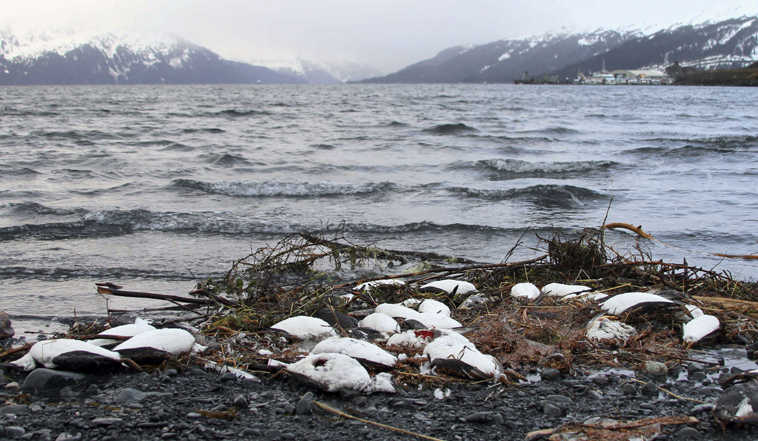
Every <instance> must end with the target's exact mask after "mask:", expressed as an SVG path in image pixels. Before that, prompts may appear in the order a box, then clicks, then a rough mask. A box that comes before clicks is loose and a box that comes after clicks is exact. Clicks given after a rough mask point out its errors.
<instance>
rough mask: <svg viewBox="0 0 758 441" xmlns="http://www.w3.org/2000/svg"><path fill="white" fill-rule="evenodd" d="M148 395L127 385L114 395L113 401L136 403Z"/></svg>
mask: <svg viewBox="0 0 758 441" xmlns="http://www.w3.org/2000/svg"><path fill="white" fill-rule="evenodd" d="M145 397H147V394H146V393H145V392H142V391H141V390H138V389H133V388H131V387H125V388H123V389H121V390H119V391H118V392H116V394H115V395H114V396H113V401H114V402H116V403H121V404H134V403H139V402H140V401H142V400H144V399H145Z"/></svg>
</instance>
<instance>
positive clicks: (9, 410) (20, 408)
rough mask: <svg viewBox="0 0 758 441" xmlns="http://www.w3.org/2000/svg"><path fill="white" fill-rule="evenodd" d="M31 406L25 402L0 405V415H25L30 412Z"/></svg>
mask: <svg viewBox="0 0 758 441" xmlns="http://www.w3.org/2000/svg"><path fill="white" fill-rule="evenodd" d="M29 410H30V409H29V406H25V405H23V404H9V405H7V406H3V407H0V415H8V414H11V415H25V414H27V413H29Z"/></svg>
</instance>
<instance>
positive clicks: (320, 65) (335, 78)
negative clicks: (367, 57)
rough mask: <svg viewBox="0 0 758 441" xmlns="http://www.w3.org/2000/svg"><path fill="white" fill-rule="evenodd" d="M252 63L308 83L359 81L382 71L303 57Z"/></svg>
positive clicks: (344, 62) (352, 64)
mask: <svg viewBox="0 0 758 441" xmlns="http://www.w3.org/2000/svg"><path fill="white" fill-rule="evenodd" d="M253 64H256V65H261V66H266V67H268V68H270V69H273V70H275V71H277V72H281V73H284V74H287V75H292V76H295V77H298V78H300V79H302V80H303V81H304V82H306V83H309V84H337V83H345V82H348V81H359V80H362V79H364V78H371V77H375V76H378V75H381V74H382V73H381V72H380V71H379V70H378V69H375V68H373V67H371V66H368V65H365V64H361V63H357V62H349V61H340V62H334V61H332V62H315V61H310V60H305V59H303V58H292V59H280V60H255V61H253Z"/></svg>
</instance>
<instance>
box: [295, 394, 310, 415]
mask: <svg viewBox="0 0 758 441" xmlns="http://www.w3.org/2000/svg"><path fill="white" fill-rule="evenodd" d="M313 407H314V405H313V392H306V393H305V395H303V396H302V398H300V400H299V401H298V402H297V405H296V406H295V414H296V415H310V414H312V413H313Z"/></svg>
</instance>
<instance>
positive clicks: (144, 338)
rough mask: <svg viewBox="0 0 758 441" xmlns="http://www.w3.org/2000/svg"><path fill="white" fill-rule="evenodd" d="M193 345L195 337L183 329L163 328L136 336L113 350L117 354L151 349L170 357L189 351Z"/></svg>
mask: <svg viewBox="0 0 758 441" xmlns="http://www.w3.org/2000/svg"><path fill="white" fill-rule="evenodd" d="M194 345H195V337H193V336H192V334H190V333H189V332H187V331H185V330H184V329H178V328H164V329H156V330H153V331H147V332H143V333H140V334H137V335H135V336H134V337H132V338H130V339H129V340H127V341H125V342H123V343H121V344H120V345H118V346H116V347H115V348H113V350H114V351H116V352H118V351H124V350H127V349H139V348H153V349H157V350H159V351H163V352H168V353H169V354H171V355H179V354H183V353H185V352H189V351H191V350H192V348H193V346H194Z"/></svg>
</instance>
